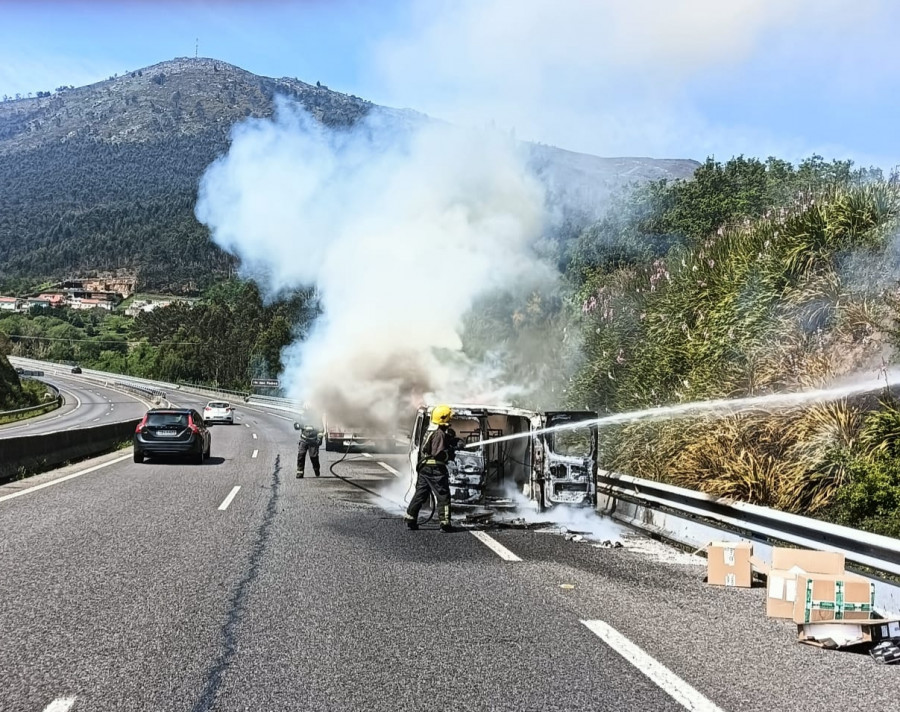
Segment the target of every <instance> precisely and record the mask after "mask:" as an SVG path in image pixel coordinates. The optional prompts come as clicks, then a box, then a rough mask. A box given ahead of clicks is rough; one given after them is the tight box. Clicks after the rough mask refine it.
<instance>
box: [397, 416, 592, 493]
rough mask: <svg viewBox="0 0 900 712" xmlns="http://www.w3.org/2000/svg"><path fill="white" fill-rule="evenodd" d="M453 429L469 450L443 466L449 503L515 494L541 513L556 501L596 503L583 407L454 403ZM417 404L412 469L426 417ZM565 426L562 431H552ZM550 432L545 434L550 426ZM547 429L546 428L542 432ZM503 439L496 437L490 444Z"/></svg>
mask: <svg viewBox="0 0 900 712" xmlns="http://www.w3.org/2000/svg"><path fill="white" fill-rule="evenodd" d="M450 407H451V408H452V410H453V420H452V421H451V423H450V427H451V428H452V429H453V430H454V431H455V433H456V437H457V438H459V439H460V440H462V441H463V442H464V443H465V445H466V447H464V448H461V449H459V450H457V452H456V458H455V459H454V460H453V461H452V462H450V463H449V464H448V470H449V474H450V499H451V502H452V503H453V504H454V505H473V506H505V505H506V506H508V505H511V504H512V503H513V502H512V495H513V494H514V493H515V492H519V493H521V494H523V495H525V496H526V497H528V498H529V499H531V500H532V501H533V502H534V503H535V504H536V505H537V507H538V509H539V510H543V509H545V508H546V507H551V506H554V505H557V504H566V505H575V506H578V505H583V506H593V505H594V504H595V503H596V492H597V427H596V425H595V424H591V425H588V424H585V426H584V427H575V428H572V429H568V428H567V427H566V426H568V425H570V424H575V423H579V422H582V421H595V420H596V417H597V415H596V413H591V412H584V411H548V412H538V411H532V410H522V409H518V408H506V407H495V406H481V405H451V406H450ZM431 410H432V406H421V407H420V408H419V409H418V411H417V413H416V420H415V423H414V425H413V430H412V433H411V435H410V449H409V459H410V465H411V467H412V469H413V470H415V465H416V462H418V459H419V451H420V448H421V447H422V444H423V443H424V441H425V437H426V434H427V430H428V426H429V423H430V421H431ZM559 427H562V428H563V429H557V430H553V428H559ZM548 428H549V429H551V430H549V431H547V429H548ZM545 431H546V432H545ZM497 438H503V439H502V440H500V441H497V442H488V441H491V440H495V439H497Z"/></svg>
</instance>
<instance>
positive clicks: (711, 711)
mask: <svg viewBox="0 0 900 712" xmlns="http://www.w3.org/2000/svg"><path fill="white" fill-rule="evenodd" d="M473 533H474V532H473ZM581 622H582V623H583V624H584V625H585V626H587V628H588V630H590V631H591V632H592V633H593V634H594V635H596V636H597V637H598V638H600V640H602V641H603V642H604V643H606V644H607V645H608V646H609V647H610V648H612V649H613V650H615V651H616V652H617V653H618V654H619V655H621V656H622V657H623V658H625V659H626V660H627V661H628V662H630V663H631V664H632V665H634V666H635V667H636V668H637V669H638V670H640V671H641V672H642V673H644V675H646V676H647V677H649V678H650V679H651V680H652V681H653V682H655V683H656V684H657V685H658V686H659V687H660V688H662V689H663V690H664V691H665V692H667V693H668V694H669V696H670V697H671V698H672V699H673V700H675V701H676V702H678V703H679V704H680V705H681V706H682V707H684V708H685V709H688V710H692V711H693V712H722V710H721V708H720V707H717V706H716V705H715V704H714V703H713V702H711V701H710V700H709V699H707V698H706V697H704V696H703V695H701V694H700V693H699V692H698V691H697V690H695V689H694V688H693V687H691V686H690V685H688V684H687V683H686V682H685V681H684V680H682V679H681V678H680V677H678V675H676V674H675V673H674V672H672V671H671V670H669V668H667V667H666V666H665V665H663V664H662V663H660V662H657V661H656V660H655V659H654V658H652V657H650V656H649V655H648V654H647V653H645V652H644V651H643V650H641V649H640V648H639V647H638V646H637V645H635V644H634V643H632V642H631V641H630V640H628V638H626V637H625V636H624V635H622V634H621V633H620V632H619V631H617V630H616V629H615V628H613V627H612V626H610V625H609V624H608V623H604V622H603V621H581Z"/></svg>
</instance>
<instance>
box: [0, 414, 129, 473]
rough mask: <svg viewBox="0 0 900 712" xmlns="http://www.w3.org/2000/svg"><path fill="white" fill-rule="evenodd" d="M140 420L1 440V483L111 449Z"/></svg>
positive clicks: (126, 435)
mask: <svg viewBox="0 0 900 712" xmlns="http://www.w3.org/2000/svg"><path fill="white" fill-rule="evenodd" d="M140 421H141V419H140V418H135V419H133V420H126V421H123V422H119V423H109V424H108V425H97V426H95V427H92V428H78V429H75V430H64V431H60V432H56V433H45V434H42V435H25V436H23V437H20V438H5V439H0V483H2V482H8V481H9V480H12V479H15V478H16V477H17V476H18V475H20V474H34V473H36V472H42V471H44V470H48V469H51V468H53V467H57V466H58V465H61V464H62V463H64V462H68V461H69V460H77V459H80V458H85V457H90V456H93V455H99V454H101V453H103V452H107V451H108V450H112V449H114V448H116V447H118V446H119V445H121V444H122V443H123V442H127V441H130V440H131V439H132V437H133V435H134V430H135V428H136V427H137V424H138V423H139V422H140Z"/></svg>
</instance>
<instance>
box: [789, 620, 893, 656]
mask: <svg viewBox="0 0 900 712" xmlns="http://www.w3.org/2000/svg"><path fill="white" fill-rule="evenodd" d="M797 640H799V641H800V642H801V643H805V644H806V645H813V646H815V647H817V648H828V649H832V650H836V649H839V648H848V647H852V646H855V645H861V644H863V643H878V644H881V643H882V642H888V643H889V642H891V641H897V640H900V620H875V619H873V620H867V621H862V620H859V621H854V620H841V621H822V622H819V623H798V624H797Z"/></svg>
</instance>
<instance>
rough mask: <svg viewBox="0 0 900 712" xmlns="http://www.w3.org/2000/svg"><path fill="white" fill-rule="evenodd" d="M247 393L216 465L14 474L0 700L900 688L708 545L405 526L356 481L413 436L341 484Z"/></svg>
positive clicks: (793, 704) (541, 696)
mask: <svg viewBox="0 0 900 712" xmlns="http://www.w3.org/2000/svg"><path fill="white" fill-rule="evenodd" d="M185 404H190V405H193V406H198V405H203V402H202V400H200V399H196V400H190V399H189V400H186V401H185ZM238 413H239V416H240V421H239V423H238V424H236V425H234V426H215V427H214V428H213V433H212V457H211V459H210V460H208V461H207V462H206V463H205V464H203V465H195V464H187V463H184V462H179V461H177V460H171V461H153V460H151V461H148V462H146V463H143V464H135V463H133V462H132V461H131V453H130V451H121V452H119V453H114V454H112V455H108V456H105V457H103V458H99V459H97V460H95V461H91V462H88V463H81V464H79V465H76V466H71V467H68V468H66V469H64V470H60V471H56V472H53V473H44V474H43V475H39V476H37V477H34V478H31V479H29V480H24V481H20V482H15V483H11V484H9V485H5V486H3V487H0V572H2V575H0V710H3V711H4V712H8V711H14V712H18V711H20V710H21V711H22V712H41V711H44V710H49V711H50V712H66V711H67V710H70V709H71V710H74V711H75V712H87V711H90V710H111V711H113V710H114V711H122V710H141V711H142V712H143V711H146V710H154V711H155V710H173V711H175V710H178V711H185V710H186V711H188V712H195V711H197V712H199V711H201V710H222V711H232V710H233V711H235V712H236V711H237V710H254V711H256V710H335V711H337V710H364V711H365V712H375V711H380V710H391V711H393V710H510V711H512V710H515V711H516V712H523V711H530V710H623V711H632V710H633V711H635V712H637V711H638V710H640V711H641V712H644V711H646V710H683V709H694V710H719V709H721V710H734V711H737V710H765V711H766V712H769V710H771V709H779V708H783V709H792V710H817V711H819V710H821V709H824V708H842V709H860V708H863V707H865V708H868V709H892V708H894V707H895V706H896V702H895V700H896V696H897V692H896V690H897V682H898V680H900V678H898V675H900V669H898V668H894V667H890V666H877V665H876V664H875V663H874V662H873V661H872V659H871V658H869V657H868V656H867V655H854V654H851V653H841V652H831V651H824V650H818V649H815V648H811V647H806V646H802V645H799V644H797V643H796V642H795V630H794V629H793V627H792V626H791V625H790V624H789V623H784V622H781V621H772V620H767V619H766V618H765V615H764V609H765V604H764V593H765V592H764V590H763V589H759V588H756V589H730V590H724V589H718V588H711V587H708V586H707V585H706V584H705V583H704V575H705V569H704V567H703V566H702V564H700V563H698V561H697V560H696V559H694V558H693V557H690V556H688V555H686V554H681V553H679V552H674V551H673V550H670V549H667V548H666V547H664V546H663V545H661V544H655V543H653V542H649V541H648V540H646V539H643V538H640V537H635V536H629V537H626V538H625V539H624V541H625V546H624V547H623V548H598V547H595V546H593V545H592V544H591V543H589V542H586V541H583V542H575V541H567V540H566V539H565V538H564V537H562V536H559V535H556V534H548V533H540V532H538V531H535V530H534V529H533V528H529V529H517V528H514V527H513V528H497V527H486V528H485V529H483V530H482V531H481V532H479V533H478V536H480V537H482V538H478V536H476V535H475V534H474V533H473V532H472V531H469V530H462V531H460V532H458V533H453V534H442V533H440V532H439V531H438V530H437V527H436V524H435V523H430V524H428V525H427V526H426V527H425V528H423V529H422V530H420V531H418V532H410V531H407V530H406V528H405V526H404V525H403V523H402V521H401V519H400V518H399V514H398V511H399V509H398V507H397V506H396V505H395V504H391V503H390V502H389V501H388V500H376V499H375V498H374V497H373V496H372V495H371V494H369V493H368V492H366V491H364V490H361V489H359V488H358V487H356V486H354V484H352V483H355V484H357V485H362V486H364V487H367V488H370V489H375V490H377V491H383V492H385V493H388V496H390V497H391V498H393V499H394V500H395V501H397V499H398V498H399V501H402V497H403V491H404V489H405V488H404V487H403V483H402V482H401V483H399V486H398V482H397V478H396V477H395V475H394V474H393V473H392V472H391V471H390V470H391V469H394V470H397V471H399V472H403V471H404V469H403V457H402V456H399V455H379V454H370V455H368V456H367V455H363V454H354V455H351V456H349V457H347V458H346V459H344V460H342V461H341V462H340V463H339V464H337V465H336V467H335V471H336V472H337V473H338V474H340V475H342V476H344V477H346V478H348V479H349V480H350V482H349V483H348V482H347V481H345V480H343V479H338V478H335V477H333V476H331V474H330V473H329V471H328V468H327V463H328V462H332V461H334V460H336V459H338V458H340V455H335V454H332V453H327V454H326V453H324V451H323V453H322V456H323V458H324V459H325V460H326V466H325V467H324V468H323V477H321V478H318V479H317V478H314V477H311V476H310V475H311V468H308V470H307V477H306V478H305V479H302V480H299V479H296V478H295V477H294V469H295V463H294V459H295V455H296V438H295V433H294V431H293V429H292V427H291V421H290V419H289V418H287V417H285V416H283V415H281V414H272V413H265V412H262V411H257V410H252V409H250V408H243V407H239V411H238ZM98 465H99V467H98ZM92 468H93V469H92ZM79 473H81V474H79ZM66 475H77V476H74V477H71V478H69V479H66V480H64V481H58V480H59V479H60V478H61V477H62V476H66ZM55 481H58V482H57V483H56V484H53V483H54V482H55ZM41 485H45V486H43V487H41ZM34 487H41V488H40V489H33V488H34Z"/></svg>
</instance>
